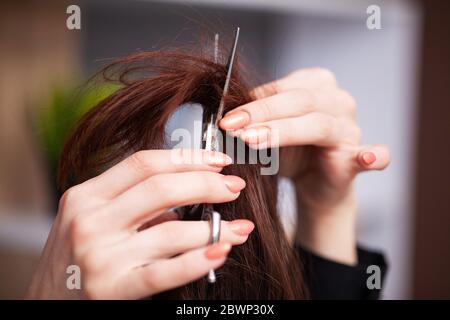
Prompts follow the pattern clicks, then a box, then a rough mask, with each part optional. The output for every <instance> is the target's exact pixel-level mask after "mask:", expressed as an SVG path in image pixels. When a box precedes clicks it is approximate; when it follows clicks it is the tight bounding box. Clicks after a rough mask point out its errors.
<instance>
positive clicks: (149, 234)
mask: <svg viewBox="0 0 450 320" xmlns="http://www.w3.org/2000/svg"><path fill="white" fill-rule="evenodd" d="M192 159H201V161H197V162H195V163H192ZM230 163H231V159H230V158H229V157H227V156H226V155H224V154H222V153H219V152H206V151H202V150H196V151H194V150H186V149H178V150H147V151H140V152H137V153H135V154H133V155H131V156H130V157H128V158H127V159H125V160H123V161H122V162H120V163H119V164H117V165H115V166H114V167H112V168H110V169H109V170H107V171H105V172H104V173H102V174H101V175H99V176H97V177H95V178H92V179H90V180H88V181H86V182H84V183H82V184H79V185H77V186H75V187H72V188H70V189H69V190H67V191H66V192H65V193H64V195H63V197H62V198H61V200H60V205H59V211H58V215H57V217H56V220H55V222H54V225H53V227H52V230H51V232H50V235H49V238H48V240H47V244H46V246H45V249H44V252H43V254H42V257H41V261H40V264H39V267H38V269H37V271H36V273H35V275H34V277H33V280H32V283H31V285H30V288H29V290H28V294H27V296H26V298H30V299H86V298H88V299H139V298H144V297H148V296H151V295H154V294H156V293H159V292H162V291H166V290H169V289H172V288H175V287H179V286H181V285H184V284H187V283H189V282H192V281H194V280H196V279H199V278H201V277H202V276H204V275H206V274H207V273H208V271H209V270H210V269H216V268H218V267H220V266H221V265H222V264H223V263H224V262H225V259H226V256H227V254H228V253H229V251H230V249H231V246H232V245H239V244H242V243H244V242H245V241H246V240H247V238H248V235H249V234H250V233H251V232H252V230H253V228H254V224H253V223H252V222H251V221H248V220H235V221H232V222H226V221H222V225H221V242H220V243H218V244H215V245H209V246H208V239H209V236H210V227H209V223H208V222H206V221H177V220H176V214H174V213H172V212H169V211H168V210H169V209H170V208H173V207H178V206H183V205H189V204H196V203H221V202H228V201H233V200H235V199H236V198H237V197H238V196H239V194H240V191H241V190H242V189H243V188H244V187H245V181H244V180H242V179H241V178H239V177H236V176H224V175H222V174H220V173H219V172H220V171H221V169H222V168H223V167H224V166H226V165H228V164H230ZM70 265H76V266H78V267H79V268H80V270H81V277H80V278H81V289H80V290H76V289H74V290H69V289H68V287H67V285H66V281H67V278H68V277H69V275H68V274H67V273H66V269H67V267H68V266H70Z"/></svg>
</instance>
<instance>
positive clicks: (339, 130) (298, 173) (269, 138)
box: [27, 69, 389, 299]
mask: <svg viewBox="0 0 450 320" xmlns="http://www.w3.org/2000/svg"><path fill="white" fill-rule="evenodd" d="M252 94H253V95H254V96H255V98H257V100H256V101H254V102H251V103H249V104H246V105H243V106H241V107H239V108H237V109H235V110H233V111H231V112H230V113H228V114H226V115H225V117H224V118H223V119H222V121H221V122H220V126H221V127H222V129H224V130H227V131H232V132H233V134H235V135H236V136H239V137H240V138H241V139H243V140H244V141H246V142H247V143H248V144H249V145H250V146H251V147H252V148H266V147H268V146H279V147H282V152H283V157H282V159H284V160H286V163H282V164H281V173H282V174H283V175H285V176H288V177H290V178H291V179H292V180H293V181H294V183H295V186H296V189H297V194H298V206H299V224H298V228H297V229H298V232H297V233H298V236H297V240H298V241H299V242H300V244H302V245H303V246H305V247H307V248H309V249H310V250H312V251H314V252H316V253H317V254H320V255H322V256H324V257H327V258H330V259H333V260H335V261H339V262H342V263H346V264H355V263H357V257H356V241H355V220H356V211H357V205H356V198H355V194H354V190H353V180H354V178H355V176H356V175H357V174H358V173H359V172H362V171H366V170H381V169H383V168H385V167H386V166H387V165H388V163H389V152H388V150H387V149H386V147H384V146H381V145H372V146H362V145H361V144H360V135H361V134H360V130H359V128H358V126H357V124H356V119H355V112H356V106H355V102H354V100H353V98H352V97H351V96H350V95H349V94H348V93H347V92H345V91H343V90H342V89H339V87H338V85H337V82H336V80H335V78H334V76H333V75H332V73H331V72H329V71H327V70H323V69H304V70H299V71H297V72H294V73H292V74H290V75H288V76H287V77H285V78H283V79H280V80H277V81H275V82H273V83H270V84H267V85H264V86H262V87H258V88H256V89H255V90H254V91H253V92H252ZM306 146H308V147H306ZM311 146H313V147H311ZM194 157H195V159H197V161H194V162H193V161H192V159H194ZM199 159H201V161H198V160H199ZM174 160H175V161H174ZM230 163H231V159H230V158H228V157H227V156H226V155H224V154H222V153H218V152H214V153H211V152H206V151H201V150H198V151H190V150H178V151H174V150H146V151H140V152H138V153H135V154H133V155H131V156H130V157H128V158H127V159H125V160H123V161H122V162H121V163H119V164H117V165H115V166H114V167H112V168H111V169H109V170H107V171H105V172H104V173H102V174H101V175H99V176H97V177H95V178H93V179H90V180H88V181H86V182H84V183H82V184H80V185H77V186H75V187H73V188H71V189H69V190H68V191H67V192H66V193H65V194H64V195H63V197H62V198H61V200H60V205H59V210H58V215H57V218H56V220H55V222H54V224H53V227H52V230H51V232H50V235H49V238H48V240H47V244H46V246H45V249H44V252H43V254H42V257H41V261H40V264H39V266H38V269H37V271H36V273H35V275H34V277H33V280H32V283H31V285H30V288H29V290H28V293H27V298H31V299H49V298H53V299H139V298H144V297H148V296H151V295H153V294H156V293H159V292H162V291H166V290H168V289H171V288H175V287H179V286H181V285H184V284H187V283H189V282H192V281H194V280H196V279H199V278H201V277H203V276H205V275H206V274H207V273H208V270H210V269H216V268H218V267H220V266H221V265H222V264H223V263H224V262H225V260H226V256H227V254H228V252H229V251H230V249H231V247H232V246H233V245H240V244H242V243H244V242H245V241H246V240H247V238H248V236H249V234H250V233H251V232H252V230H253V228H254V225H253V223H252V222H251V221H248V220H236V221H231V222H227V221H224V222H223V223H222V226H221V242H220V243H219V244H216V245H213V246H208V245H207V243H208V238H209V233H210V229H209V225H208V223H207V222H204V221H178V220H177V217H176V215H175V214H173V213H171V212H170V211H169V209H170V208H174V207H177V206H181V205H187V204H195V203H222V202H228V201H233V200H235V199H236V198H237V197H238V196H239V194H240V191H241V190H242V189H243V188H244V187H245V181H243V180H242V179H241V178H239V177H236V176H224V175H222V174H221V173H220V171H221V169H222V168H223V167H224V166H226V165H229V164H230ZM69 265H78V266H79V267H80V269H81V271H82V274H81V282H82V284H81V290H68V289H67V287H66V280H67V277H68V274H67V273H66V268H67V267H68V266H69Z"/></svg>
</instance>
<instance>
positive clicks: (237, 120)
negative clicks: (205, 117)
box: [220, 111, 250, 130]
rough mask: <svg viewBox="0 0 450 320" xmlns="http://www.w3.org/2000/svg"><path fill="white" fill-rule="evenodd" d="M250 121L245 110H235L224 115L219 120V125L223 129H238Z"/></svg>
mask: <svg viewBox="0 0 450 320" xmlns="http://www.w3.org/2000/svg"><path fill="white" fill-rule="evenodd" d="M249 122H250V115H249V114H248V113H247V112H245V111H235V112H232V113H229V114H227V115H225V117H224V118H223V119H222V120H220V126H221V127H222V128H223V129H226V130H230V129H240V128H243V127H245V126H246V125H247V124H248V123H249Z"/></svg>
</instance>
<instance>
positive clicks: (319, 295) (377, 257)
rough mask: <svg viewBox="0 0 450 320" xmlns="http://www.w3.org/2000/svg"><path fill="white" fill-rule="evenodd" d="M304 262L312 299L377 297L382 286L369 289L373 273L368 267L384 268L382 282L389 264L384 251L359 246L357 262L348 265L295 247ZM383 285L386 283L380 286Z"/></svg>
mask: <svg viewBox="0 0 450 320" xmlns="http://www.w3.org/2000/svg"><path fill="white" fill-rule="evenodd" d="M296 250H297V252H298V253H299V255H300V258H301V261H302V268H303V269H304V272H305V276H306V282H307V285H308V288H309V293H310V297H311V299H358V300H359V299H369V300H373V299H378V298H379V297H380V291H381V289H369V288H368V285H367V279H368V278H369V277H370V276H371V275H372V274H374V272H373V271H369V272H368V271H367V267H368V266H370V265H375V266H378V267H379V268H380V271H381V284H383V279H384V277H385V275H386V270H387V264H386V261H385V259H384V256H383V255H382V254H381V253H378V252H373V251H369V250H366V249H363V248H360V247H359V248H358V264H357V265H356V266H349V265H344V264H340V263H337V262H334V261H331V260H328V259H326V258H323V257H320V256H318V255H316V254H314V253H312V252H310V251H308V250H306V249H305V248H302V247H300V246H297V247H296ZM381 288H383V285H381Z"/></svg>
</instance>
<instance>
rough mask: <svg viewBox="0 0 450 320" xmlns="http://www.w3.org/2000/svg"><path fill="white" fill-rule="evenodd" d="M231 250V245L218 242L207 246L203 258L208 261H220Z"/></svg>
mask: <svg viewBox="0 0 450 320" xmlns="http://www.w3.org/2000/svg"><path fill="white" fill-rule="evenodd" d="M230 250H231V244H229V243H228V242H219V243H216V244H213V245H211V246H209V247H208V248H207V249H206V250H205V256H206V257H207V258H208V259H210V260H215V259H220V258H223V257H225V256H226V255H227V254H228V252H230Z"/></svg>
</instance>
